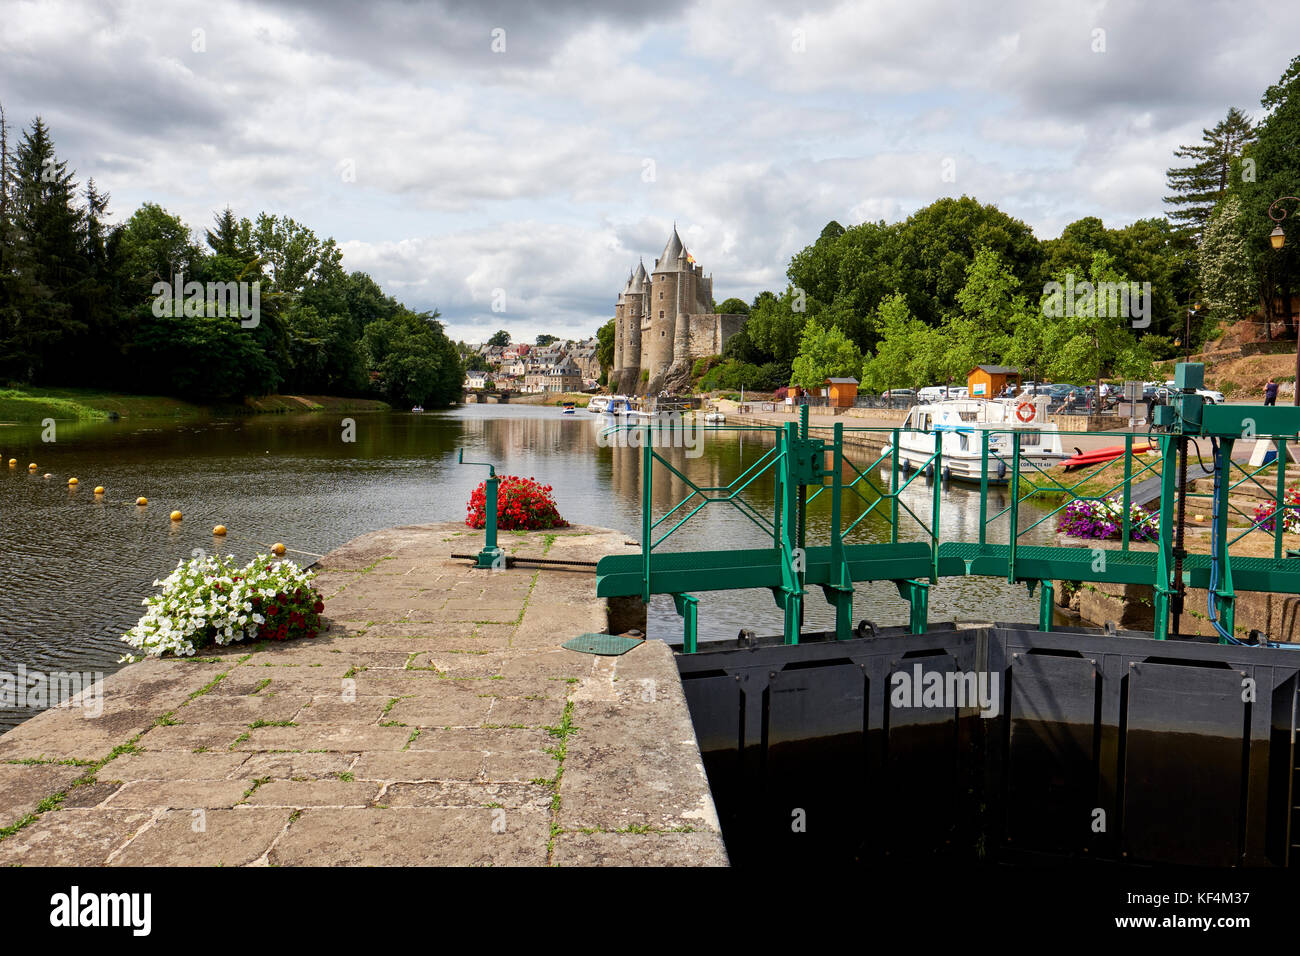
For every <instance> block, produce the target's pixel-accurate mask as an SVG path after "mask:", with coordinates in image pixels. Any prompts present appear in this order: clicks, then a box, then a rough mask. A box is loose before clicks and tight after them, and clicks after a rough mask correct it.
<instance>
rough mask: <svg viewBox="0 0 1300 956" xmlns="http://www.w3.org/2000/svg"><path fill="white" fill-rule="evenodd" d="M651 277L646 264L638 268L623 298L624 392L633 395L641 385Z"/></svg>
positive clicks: (642, 263) (640, 264) (641, 264)
mask: <svg viewBox="0 0 1300 956" xmlns="http://www.w3.org/2000/svg"><path fill="white" fill-rule="evenodd" d="M649 285H650V277H649V276H648V275H647V274H646V271H645V263H644V262H641V263H639V264H638V265H637V267H636V273H635V274H634V275H633V276H632V282H631V285H630V286H629V287H628V291H627V293H626V294H625V295H624V296H623V302H624V315H625V316H626V318H625V320H624V333H623V370H624V371H623V378H624V379H626V381H622V382H621V384H622V386H623V391H624V392H625V393H627V394H631V393H632V392H634V391H636V388H637V386H638V385H639V384H640V383H641V328H642V323H643V322H644V321H645V314H646V294H647V293H646V288H647V286H649Z"/></svg>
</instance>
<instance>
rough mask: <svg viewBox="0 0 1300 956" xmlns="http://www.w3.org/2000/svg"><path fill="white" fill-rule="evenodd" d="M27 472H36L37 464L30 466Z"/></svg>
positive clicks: (33, 463)
mask: <svg viewBox="0 0 1300 956" xmlns="http://www.w3.org/2000/svg"><path fill="white" fill-rule="evenodd" d="M27 470H28V471H35V470H36V462H32V463H31V464H30V465H28V466H27Z"/></svg>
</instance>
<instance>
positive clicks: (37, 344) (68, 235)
mask: <svg viewBox="0 0 1300 956" xmlns="http://www.w3.org/2000/svg"><path fill="white" fill-rule="evenodd" d="M73 177H74V173H73V172H72V171H70V170H69V169H68V165H67V163H66V162H65V161H63V160H60V159H59V158H58V156H57V154H56V152H55V148H54V141H53V139H52V137H51V135H50V131H49V127H47V126H46V125H45V123H44V122H43V121H42V120H41V118H40V117H39V116H38V117H37V118H36V119H35V120H33V122H32V125H31V126H30V127H29V128H28V129H27V130H25V131H24V132H23V136H22V139H21V140H20V141H19V143H18V146H17V148H16V149H15V151H14V161H13V178H12V185H11V189H12V193H11V195H10V197H9V199H8V204H11V206H12V213H11V216H12V220H11V221H12V228H11V231H10V237H11V238H12V239H13V240H14V243H15V244H14V247H13V249H12V252H11V253H10V255H9V257H8V258H9V261H10V263H11V269H12V275H11V281H10V282H9V283H7V285H8V288H9V295H10V296H11V297H12V298H11V308H9V309H7V310H6V311H5V313H4V316H3V318H4V319H5V320H6V321H5V325H4V327H3V328H0V357H2V358H0V372H3V373H7V375H8V377H12V378H17V379H19V380H23V381H32V382H49V381H53V380H57V379H58V378H59V376H60V373H61V372H63V371H64V370H65V368H66V366H65V365H64V362H63V360H64V358H65V356H66V349H67V348H68V346H70V345H71V344H72V343H73V341H74V340H75V339H76V338H77V337H79V336H84V335H85V334H86V332H87V331H88V327H87V323H86V317H85V309H84V306H85V295H86V293H87V291H89V290H88V289H87V279H88V278H89V277H90V275H89V268H88V263H87V261H86V257H85V249H84V240H83V235H84V226H85V213H84V211H83V210H82V208H81V207H80V206H78V205H77V203H76V191H77V184H76V183H75V182H74V181H73Z"/></svg>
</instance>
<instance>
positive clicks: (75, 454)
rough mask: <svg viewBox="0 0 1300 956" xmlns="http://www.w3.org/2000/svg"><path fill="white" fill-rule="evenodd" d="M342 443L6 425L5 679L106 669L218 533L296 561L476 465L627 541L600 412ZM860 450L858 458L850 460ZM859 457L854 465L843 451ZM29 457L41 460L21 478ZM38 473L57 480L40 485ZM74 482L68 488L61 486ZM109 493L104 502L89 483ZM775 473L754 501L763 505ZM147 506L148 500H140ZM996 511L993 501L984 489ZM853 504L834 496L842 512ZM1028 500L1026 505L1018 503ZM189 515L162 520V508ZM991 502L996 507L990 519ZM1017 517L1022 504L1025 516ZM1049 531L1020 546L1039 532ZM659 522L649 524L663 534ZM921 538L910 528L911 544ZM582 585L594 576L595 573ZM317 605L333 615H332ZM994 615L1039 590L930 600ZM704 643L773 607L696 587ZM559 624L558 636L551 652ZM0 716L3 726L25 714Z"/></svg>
mask: <svg viewBox="0 0 1300 956" xmlns="http://www.w3.org/2000/svg"><path fill="white" fill-rule="evenodd" d="M349 418H350V419H351V420H352V422H353V423H354V424H353V428H352V432H353V435H352V436H351V437H354V439H355V440H354V441H345V440H344V439H345V438H346V437H349V436H348V429H347V428H346V427H345V421H346V420H345V419H344V418H343V416H334V415H330V416H326V415H322V414H320V413H304V414H301V415H250V416H246V417H240V418H231V419H210V420H200V421H197V422H196V421H185V422H177V423H172V422H167V421H158V420H141V421H128V420H123V421H118V422H94V423H76V422H60V423H58V426H57V432H56V435H55V438H56V440H55V441H53V442H45V441H42V429H41V427H40V426H26V425H21V426H16V425H9V426H0V459H3V461H4V462H5V463H6V465H7V460H8V459H9V458H16V459H18V467H17V468H16V469H10V468H8V467H7V466H0V582H2V583H0V670H3V671H6V672H9V673H13V672H14V671H15V670H16V668H17V667H18V666H19V665H25V666H26V668H27V669H28V670H29V671H32V670H35V671H82V672H85V671H97V672H109V671H111V670H113V669H115V667H116V666H118V665H117V663H116V662H117V660H118V658H119V657H120V656H121V655H122V654H123V653H124V652H125V651H127V650H128V649H129V648H127V646H126V645H125V644H124V643H123V642H122V641H121V639H120V638H121V635H122V634H123V632H125V631H126V630H127V629H129V628H130V627H131V626H132V625H133V624H134V623H135V621H136V620H137V619H138V618H139V616H140V614H141V611H142V609H141V601H142V600H143V599H144V598H145V597H146V596H147V595H149V594H151V593H153V592H154V590H155V588H154V587H153V582H154V580H155V579H158V578H162V577H165V576H166V575H167V574H168V573H169V572H170V571H171V570H172V569H173V568H174V567H175V566H176V563H177V561H179V560H181V559H183V558H188V557H190V556H191V554H192V553H194V551H195V549H204V550H207V551H212V550H213V549H214V539H213V536H212V533H211V532H212V527H213V526H214V525H217V524H224V525H226V526H227V527H228V528H229V529H230V534H229V536H228V537H227V538H226V539H225V540H224V543H222V544H219V545H217V547H219V548H220V550H222V551H223V552H226V553H231V554H233V555H235V556H236V557H237V558H239V559H241V560H244V559H247V558H248V557H250V556H251V555H252V554H254V553H256V552H257V551H258V550H265V546H267V545H270V544H271V543H273V542H276V541H281V542H283V543H284V544H285V545H286V546H287V547H288V548H290V549H291V551H290V553H289V555H288V556H289V557H290V558H293V559H294V560H297V561H299V562H300V563H302V564H309V563H310V562H312V561H313V560H315V556H317V555H320V554H324V553H326V552H328V551H330V550H331V549H333V548H336V547H338V546H339V545H341V544H343V543H344V542H346V541H348V540H349V539H351V538H354V537H356V536H357V535H360V534H364V533H365V532H367V531H374V530H377V529H380V528H386V527H391V526H393V525H401V524H420V523H425V522H432V521H449V520H452V521H459V520H463V519H464V516H465V505H466V502H467V501H468V499H469V496H470V493H471V491H472V490H473V489H474V487H475V486H476V485H477V484H478V483H479V482H480V481H482V479H483V477H484V476H485V474H486V470H485V469H483V468H478V467H470V466H464V465H458V464H457V460H456V459H457V455H456V452H457V449H458V448H460V447H464V448H465V449H466V455H465V457H466V458H467V459H472V460H475V461H491V462H493V463H495V464H496V465H497V468H498V471H499V472H500V473H501V474H519V475H528V476H534V477H536V478H538V479H539V480H543V481H545V482H547V483H549V484H551V485H553V486H554V488H555V497H556V501H557V503H558V505H559V510H560V513H561V515H563V516H564V517H565V518H566V519H568V520H569V521H571V522H573V523H575V524H589V525H600V526H605V527H612V528H618V529H621V530H623V531H625V532H626V533H627V534H628V538H629V540H639V537H640V527H641V519H640V511H641V508H640V465H639V455H640V452H639V450H637V449H633V448H617V447H608V445H607V443H604V442H602V441H600V440H599V437H598V436H599V430H600V429H599V425H598V422H597V421H596V420H595V419H596V418H597V416H594V415H591V414H589V413H587V412H585V411H582V410H579V411H578V413H577V414H576V415H572V416H564V415H561V414H560V411H559V409H557V408H554V407H545V406H525V405H515V406H511V405H468V406H464V407H460V408H455V409H451V410H448V411H441V412H426V413H424V414H422V415H417V414H410V413H399V412H379V413H368V414H354V415H351V416H349ZM770 447H771V436H770V434H765V433H759V432H749V433H740V432H729V433H716V434H709V435H708V436H707V440H706V441H705V442H704V443H703V444H702V446H701V451H702V454H700V455H699V456H698V457H691V456H688V455H687V453H686V450H685V449H681V448H678V449H671V450H669V449H665V450H664V452H663V453H664V454H665V455H667V456H669V457H670V459H671V460H672V461H673V462H674V464H675V466H676V467H677V468H679V469H680V470H681V471H682V472H683V473H684V474H686V475H687V476H688V477H690V478H691V480H692V481H696V482H699V483H705V484H713V485H721V484H726V483H727V482H729V481H730V480H732V479H733V478H734V477H735V476H737V475H738V474H740V472H741V471H742V470H743V468H744V467H745V466H747V465H750V464H752V463H753V462H755V461H756V460H757V459H758V458H759V457H761V456H762V454H763V453H764V452H765V451H766V450H767V449H768V448H770ZM855 454H856V453H855ZM851 457H852V456H851ZM28 462H36V463H37V466H38V468H37V471H36V472H35V473H29V472H28V470H27V464H28ZM46 473H49V474H50V475H51V476H52V477H51V478H48V479H47V478H44V477H43V475H44V474H46ZM662 474H664V473H663V472H662V470H659V471H657V472H656V479H655V481H656V485H655V488H656V494H655V514H656V517H657V516H658V515H660V514H662V513H663V512H664V511H665V510H667V508H668V507H670V498H669V496H670V495H674V497H672V499H671V503H676V501H678V500H680V498H681V497H682V495H683V494H684V492H683V491H682V488H683V487H684V486H683V485H682V484H681V482H680V481H676V482H675V483H674V482H670V481H668V480H666V478H665V479H661V478H660V477H659V476H660V475H662ZM70 476H75V477H77V478H78V480H79V484H78V485H77V487H76V488H75V490H69V488H68V486H67V484H66V482H67V479H68V478H69V477H70ZM96 485H103V486H104V487H105V494H104V495H103V497H102V499H97V498H96V496H95V495H94V494H93V489H94V487H95V486H96ZM915 486H916V487H914V488H912V489H909V490H908V493H907V494H908V496H909V497H908V500H909V502H910V503H911V507H912V508H913V510H915V511H916V513H917V514H920V515H922V516H927V515H928V507H929V500H930V492H929V490H928V489H927V488H925V487H923V486H922V482H921V481H920V480H919V479H918V481H917V482H916V483H915ZM771 488H772V484H771V480H770V476H764V477H763V478H761V479H759V480H758V481H756V482H754V484H753V485H752V486H751V487H750V489H749V490H748V492H747V494H749V496H750V497H751V500H753V501H754V503H755V505H756V507H757V508H758V510H759V511H760V512H762V513H770V504H769V503H770V501H771ZM140 496H144V497H146V498H148V499H149V504H148V505H147V506H146V507H143V508H140V507H137V506H136V504H135V501H136V498H137V497H140ZM829 497H830V496H829V494H825V495H823V496H822V497H821V498H820V499H819V500H818V501H815V502H814V503H813V504H812V505H811V506H810V508H809V532H808V540H809V542H810V543H816V542H818V541H820V540H822V537H821V536H822V535H824V533H825V528H826V527H827V524H828V520H829ZM993 497H994V501H993V504H994V505H995V508H994V510H998V509H1001V508H1002V507H1003V506H1004V505H1005V498H1003V497H1002V496H1001V493H998V492H995V493H994V494H993ZM861 507H862V506H861V505H858V504H856V503H855V502H853V500H852V499H849V500H848V501H846V514H847V515H849V516H850V517H855V516H856V515H857V514H859V513H860V511H861ZM1024 507H1025V508H1026V509H1028V506H1024ZM173 509H175V510H179V511H181V512H183V513H184V520H183V521H181V522H179V523H173V522H171V521H170V520H169V517H168V516H169V513H170V512H171V511H172V510H173ZM990 513H993V512H992V511H991V512H990ZM1026 513H1028V510H1027V511H1026ZM943 514H944V517H943V520H942V521H941V528H942V529H943V534H944V535H946V536H948V537H959V536H969V537H973V536H974V535H975V534H976V533H977V530H978V529H977V524H978V491H977V490H974V489H966V488H962V487H959V486H956V485H954V486H953V487H952V488H950V489H948V490H947V491H946V492H945V501H944V512H943ZM1049 523H1050V522H1045V523H1044V524H1043V525H1042V526H1040V529H1039V530H1038V531H1037V532H1034V533H1032V534H1031V535H1030V536H1029V537H1027V538H1026V539H1024V540H1026V541H1035V540H1047V539H1048V538H1049V537H1050V531H1049V529H1048V524H1049ZM666 528H667V525H665V526H663V528H661V532H660V533H662V531H663V530H666ZM918 533H919V532H914V533H913V534H911V535H910V536H917V534H918ZM856 534H857V537H856V538H855V540H862V541H870V540H881V539H882V536H883V535H887V534H888V528H887V525H885V523H884V522H883V521H877V520H876V519H875V517H874V515H873V516H869V517H868V519H867V520H866V521H864V522H863V523H862V525H860V526H859V530H858V532H856ZM766 544H767V540H766V539H765V537H764V535H763V532H762V531H761V530H760V529H759V528H758V527H757V526H755V525H754V524H753V523H752V522H751V521H750V520H749V519H748V518H746V517H745V516H744V515H742V514H741V513H740V511H739V510H738V509H736V508H735V507H732V506H730V505H726V504H714V505H709V506H708V507H706V508H705V509H704V510H703V511H702V512H701V513H700V514H699V515H697V516H695V517H694V518H692V519H691V520H690V521H689V522H688V523H687V524H686V525H684V526H683V527H682V528H681V530H679V531H677V532H676V533H674V534H673V536H672V537H671V538H669V539H668V540H667V541H666V542H665V543H664V545H663V547H664V548H666V549H670V550H682V549H692V548H701V549H702V548H725V547H762V546H765V545H766ZM593 587H594V580H593ZM854 612H855V620H856V619H859V618H862V617H867V618H870V619H872V620H874V621H876V622H877V623H880V624H897V623H905V622H906V620H907V605H906V604H905V603H904V602H903V601H902V600H901V599H900V598H899V597H898V593H897V591H896V589H895V588H894V587H893V586H892V585H890V584H888V583H881V584H874V585H859V586H858V591H857V595H856V601H855V608H854ZM326 613H327V615H328V608H327V610H326ZM954 616H960V617H962V618H963V619H978V618H990V619H997V620H1022V621H1032V620H1035V619H1036V618H1037V601H1036V599H1031V598H1030V597H1029V595H1028V594H1027V593H1026V590H1025V588H1024V587H1023V586H1012V585H1009V584H1007V583H1006V582H1005V581H998V580H995V579H990V578H966V579H949V580H944V581H941V582H940V584H939V585H937V586H936V587H935V588H934V589H933V590H932V592H931V599H930V617H931V619H932V620H934V621H944V620H949V621H950V620H952V619H953V618H954ZM805 621H806V626H807V627H810V628H818V627H831V626H833V623H834V617H833V613H832V611H831V608H830V606H829V605H828V604H826V602H825V601H824V600H822V599H821V596H820V592H819V591H817V590H814V591H813V592H812V593H811V594H810V596H809V599H808V602H807V611H806V618H805ZM699 627H700V637H701V640H712V639H720V638H733V637H735V635H736V633H737V631H738V630H740V629H741V628H742V627H748V628H753V629H755V630H756V631H758V632H759V633H779V632H780V630H781V612H780V610H779V609H778V608H777V607H776V605H775V603H774V602H773V600H772V597H771V595H770V594H769V593H767V592H765V591H758V592H754V591H740V592H716V593H710V592H701V594H700V616H699ZM649 632H650V635H651V636H652V637H660V638H667V639H670V640H680V634H681V626H680V619H679V618H678V617H677V615H676V613H675V611H674V609H673V604H672V600H671V599H670V598H668V597H659V598H656V599H655V600H654V601H653V602H652V604H651V608H650V616H649ZM570 636H572V635H567V634H557V635H556V642H557V643H559V642H561V641H563V640H565V639H567V638H568V637H570ZM30 715H31V712H30V711H25V710H20V709H9V710H0V727H8V726H12V725H13V724H15V723H17V722H18V721H20V720H23V719H26V717H28V716H30Z"/></svg>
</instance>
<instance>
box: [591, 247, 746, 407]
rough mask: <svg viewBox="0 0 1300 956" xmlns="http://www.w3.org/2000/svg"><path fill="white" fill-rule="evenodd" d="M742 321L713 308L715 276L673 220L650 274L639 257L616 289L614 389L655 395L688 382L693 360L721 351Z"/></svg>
mask: <svg viewBox="0 0 1300 956" xmlns="http://www.w3.org/2000/svg"><path fill="white" fill-rule="evenodd" d="M744 321H745V316H743V315H718V314H715V313H714V311H713V277H712V276H707V277H706V276H705V275H704V269H703V268H702V267H701V266H698V265H696V264H695V259H694V257H693V256H691V254H690V253H688V252H687V251H686V247H685V246H684V245H682V240H681V237H680V236H678V235H677V227H676V226H673V234H672V236H671V237H669V239H668V244H667V245H666V246H664V251H663V254H662V255H660V256H659V258H658V259H656V260H655V265H654V271H653V272H651V273H649V274H647V273H646V269H645V263H644V261H643V262H641V263H640V264H638V265H637V267H636V270H635V271H634V272H631V273H630V274H629V275H628V279H627V284H626V285H624V286H623V291H622V292H620V293H619V294H618V301H617V303H616V304H615V306H614V367H613V369H612V370H611V371H610V373H609V387H610V390H611V391H613V392H616V393H621V394H625V395H634V394H636V395H656V394H658V393H659V392H660V391H662V390H664V389H665V388H666V387H669V386H671V388H669V390H671V391H676V390H679V389H682V388H684V387H685V386H686V385H688V384H689V381H690V370H691V366H692V365H693V364H694V362H695V360H696V359H697V358H704V357H706V356H709V355H720V354H721V353H722V347H723V346H724V345H725V344H726V343H727V339H729V338H731V337H732V336H733V335H735V334H736V333H737V332H738V331H739V330H740V326H741V323H743V322H744Z"/></svg>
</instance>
